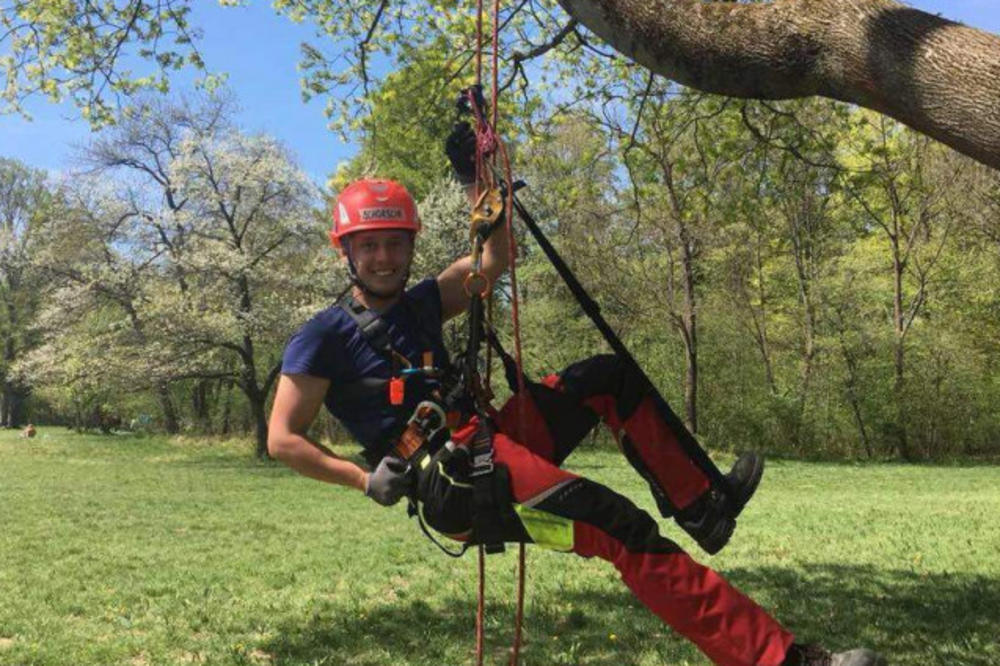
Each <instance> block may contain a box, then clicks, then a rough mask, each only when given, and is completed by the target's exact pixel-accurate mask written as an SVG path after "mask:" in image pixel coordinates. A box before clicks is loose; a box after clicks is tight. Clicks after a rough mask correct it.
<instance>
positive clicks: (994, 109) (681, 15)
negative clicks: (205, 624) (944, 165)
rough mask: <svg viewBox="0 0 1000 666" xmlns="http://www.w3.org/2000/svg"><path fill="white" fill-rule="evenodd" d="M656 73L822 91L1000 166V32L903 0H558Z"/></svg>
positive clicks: (688, 80)
mask: <svg viewBox="0 0 1000 666" xmlns="http://www.w3.org/2000/svg"><path fill="white" fill-rule="evenodd" d="M559 3H560V4H561V5H562V6H563V8H564V9H565V10H566V11H567V12H568V13H569V14H570V15H571V16H572V17H573V18H575V19H577V20H578V21H579V22H580V23H581V24H582V25H584V26H585V27H587V28H588V29H589V30H591V31H593V32H594V33H596V34H597V35H598V36H599V37H601V38H602V39H604V40H605V41H606V42H608V43H609V44H610V45H611V46H612V47H614V48H615V49H616V50H618V51H619V52H621V53H622V54H623V55H625V56H626V57H628V58H630V59H632V60H634V61H635V62H637V63H639V64H640V65H643V66H645V67H647V68H648V69H650V70H651V71H653V72H656V73H658V74H661V75H663V76H666V77H668V78H670V79H673V80H674V81H677V82H678V83H682V84H684V85H686V86H689V87H691V88H695V89H697V90H702V91H705V92H710V93H716V94H720V95H727V96H730V97H742V98H754V99H793V98H800V97H811V96H814V95H821V96H824V97H829V98H832V99H837V100H841V101H844V102H850V103H853V104H857V105H859V106H863V107H867V108H869V109H873V110H875V111H879V112H881V113H884V114H886V115H888V116H891V117H892V118H895V119H896V120H898V121H900V122H902V123H905V124H906V125H909V126H910V127H912V128H914V129H916V130H918V131H920V132H923V133H925V134H927V135H928V136H931V137H933V138H935V139H937V140H939V141H941V142H943V143H945V144H947V145H949V146H951V147H952V148H954V149H956V150H958V151H959V152H962V153H965V154H966V155H969V156H970V157H972V158H974V159H976V160H978V161H980V162H982V163H983V164H986V165H989V166H991V167H993V168H1000V85H998V81H1000V36H997V35H993V34H991V33H988V32H984V31H982V30H977V29H975V28H970V27H967V26H964V25H961V24H958V23H954V22H952V21H948V20H947V19H943V18H941V17H939V16H935V15H933V14H928V13H926V12H922V11H919V10H916V9H912V8H910V7H906V6H905V5H902V4H900V3H898V2H894V1H893V0H774V1H773V2H767V3H755V4H737V3H733V2H723V1H717V2H705V1H703V0H659V1H654V2H650V1H649V0H559Z"/></svg>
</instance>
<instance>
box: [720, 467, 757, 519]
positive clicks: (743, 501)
mask: <svg viewBox="0 0 1000 666" xmlns="http://www.w3.org/2000/svg"><path fill="white" fill-rule="evenodd" d="M762 476H764V459H763V458H762V457H760V456H759V455H757V454H756V453H754V452H753V451H749V452H747V453H742V454H740V457H739V458H737V459H736V462H734V463H733V467H732V469H730V470H729V474H726V479H728V480H729V486H730V487H731V488H732V489H733V493H734V497H733V498H732V504H733V506H732V510H733V511H732V513H733V518H735V517H736V516H738V515H740V514H741V513H742V512H743V507H745V506H746V505H747V502H749V501H750V498H751V497H753V494H754V493H755V492H757V486H759V485H760V479H761V477H762Z"/></svg>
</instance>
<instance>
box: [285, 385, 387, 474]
mask: <svg viewBox="0 0 1000 666" xmlns="http://www.w3.org/2000/svg"><path fill="white" fill-rule="evenodd" d="M329 387H330V381H329V380H327V379H323V378H321V377H313V376H310V375H285V374H283V375H281V378H280V379H279V380H278V389H277V392H276V394H275V396H274V406H273V407H272V408H271V420H270V423H269V424H268V432H267V450H268V452H270V454H271V455H272V456H273V457H275V458H277V459H278V460H280V461H281V462H283V463H285V464H286V465H288V466H289V467H291V468H292V469H294V470H295V471H296V472H298V473H299V474H302V475H304V476H308V477H310V478H313V479H318V480H320V481H326V482H327V483H337V484H340V485H343V486H351V487H353V488H357V489H358V490H360V491H361V492H364V491H365V487H366V486H367V483H368V472H366V471H365V470H364V469H362V468H361V467H359V466H358V465H356V464H354V463H353V462H351V461H350V460H344V459H343V458H338V457H337V456H336V455H334V453H333V452H332V451H330V450H329V449H327V448H326V447H324V446H323V445H322V444H320V443H318V442H314V441H312V440H311V439H309V438H307V437H306V432H308V430H309V426H310V424H311V423H312V422H313V420H314V419H315V418H316V414H317V413H319V409H320V407H321V406H322V405H323V397H324V396H325V395H326V391H327V389H328V388H329Z"/></svg>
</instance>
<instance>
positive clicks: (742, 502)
mask: <svg viewBox="0 0 1000 666" xmlns="http://www.w3.org/2000/svg"><path fill="white" fill-rule="evenodd" d="M763 477H764V458H763V457H761V456H755V464H754V466H753V469H752V470H751V471H750V476H749V477H748V478H747V482H746V485H745V486H743V493H742V495H741V496H740V497H739V498H738V501H739V504H737V505H736V508H735V510H734V511H733V518H738V517H739V515H740V514H741V513H743V509H744V508H745V507H746V505H747V504H748V503H749V502H750V499H751V498H752V497H753V494H754V493H755V492H757V487H758V486H760V480H761V479H762V478H763Z"/></svg>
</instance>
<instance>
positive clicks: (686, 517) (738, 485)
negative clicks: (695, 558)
mask: <svg viewBox="0 0 1000 666" xmlns="http://www.w3.org/2000/svg"><path fill="white" fill-rule="evenodd" d="M763 474H764V459H763V458H761V457H760V456H758V455H757V454H756V453H752V452H750V453H744V454H742V455H741V456H740V457H739V458H738V459H737V460H736V462H735V463H733V467H732V469H731V470H729V474H726V479H727V480H728V481H729V486H730V488H732V490H733V497H732V498H731V499H730V498H727V497H726V496H725V495H724V494H723V493H722V492H721V491H719V490H717V489H715V488H711V489H709V491H708V492H706V493H705V494H703V495H702V496H701V497H699V498H698V499H696V500H695V501H694V502H692V503H691V505H690V506H687V507H685V508H684V509H682V510H680V511H678V512H677V515H676V517H675V520H676V521H677V524H678V525H680V526H681V529H683V530H684V531H685V532H687V533H688V534H690V535H691V537H692V538H693V539H694V540H695V541H697V542H698V545H699V546H701V549H702V550H704V551H705V552H706V553H708V554H709V555H715V554H716V553H718V552H719V551H720V550H722V548H723V546H725V545H726V544H727V543H729V538H730V537H731V536H732V535H733V530H735V529H736V517H737V516H738V515H740V513H741V512H742V511H743V507H745V506H746V505H747V502H749V501H750V498H751V497H753V494H754V492H755V491H756V490H757V486H759V485H760V479H761V476H763ZM660 511H661V513H663V507H661V509H660ZM665 515H669V514H665Z"/></svg>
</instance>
